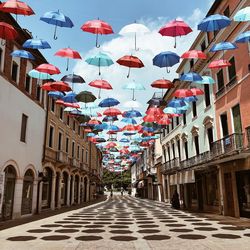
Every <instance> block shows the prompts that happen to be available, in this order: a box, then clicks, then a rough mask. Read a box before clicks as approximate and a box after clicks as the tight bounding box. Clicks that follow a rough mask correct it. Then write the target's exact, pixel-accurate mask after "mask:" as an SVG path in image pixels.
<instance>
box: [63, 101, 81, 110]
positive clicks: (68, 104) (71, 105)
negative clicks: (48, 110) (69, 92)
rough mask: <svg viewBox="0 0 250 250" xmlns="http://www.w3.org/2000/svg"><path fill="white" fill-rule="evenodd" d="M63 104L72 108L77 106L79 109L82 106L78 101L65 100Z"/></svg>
mask: <svg viewBox="0 0 250 250" xmlns="http://www.w3.org/2000/svg"><path fill="white" fill-rule="evenodd" d="M63 105H64V106H65V107H70V108H76V109H79V108H80V105H79V104H77V103H71V102H64V103H63Z"/></svg>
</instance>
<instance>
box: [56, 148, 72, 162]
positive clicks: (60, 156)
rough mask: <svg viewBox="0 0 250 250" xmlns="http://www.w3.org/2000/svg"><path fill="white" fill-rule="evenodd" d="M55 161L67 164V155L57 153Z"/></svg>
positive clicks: (61, 152) (60, 152)
mask: <svg viewBox="0 0 250 250" xmlns="http://www.w3.org/2000/svg"><path fill="white" fill-rule="evenodd" d="M56 160H57V161H59V162H61V163H63V164H69V155H68V154H67V153H66V152H63V151H57V152H56Z"/></svg>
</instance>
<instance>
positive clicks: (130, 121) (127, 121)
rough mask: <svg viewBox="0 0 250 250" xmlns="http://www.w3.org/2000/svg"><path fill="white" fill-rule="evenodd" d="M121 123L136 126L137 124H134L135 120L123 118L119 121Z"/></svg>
mask: <svg viewBox="0 0 250 250" xmlns="http://www.w3.org/2000/svg"><path fill="white" fill-rule="evenodd" d="M121 121H122V122H125V123H129V124H137V122H136V120H135V119H133V118H126V117H125V118H123V119H122V120H121Z"/></svg>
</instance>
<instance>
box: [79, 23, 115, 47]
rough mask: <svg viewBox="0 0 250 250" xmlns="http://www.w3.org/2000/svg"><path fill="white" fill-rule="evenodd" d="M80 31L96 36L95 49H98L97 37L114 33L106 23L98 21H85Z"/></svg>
mask: <svg viewBox="0 0 250 250" xmlns="http://www.w3.org/2000/svg"><path fill="white" fill-rule="evenodd" d="M81 30H82V31H85V32H89V33H92V34H96V47H97V48H99V47H100V45H98V35H109V34H113V33H114V31H113V29H112V27H111V26H110V25H109V24H108V23H106V22H104V21H102V20H99V19H98V20H91V21H87V22H86V23H84V24H83V25H82V27H81Z"/></svg>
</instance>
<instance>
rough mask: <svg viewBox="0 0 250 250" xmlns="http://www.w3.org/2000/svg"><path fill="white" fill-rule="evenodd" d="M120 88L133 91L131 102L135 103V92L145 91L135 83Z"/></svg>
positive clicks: (140, 85)
mask: <svg viewBox="0 0 250 250" xmlns="http://www.w3.org/2000/svg"><path fill="white" fill-rule="evenodd" d="M122 88H123V89H129V90H132V91H133V97H132V100H133V101H136V99H135V90H145V87H144V86H143V85H142V84H141V83H135V82H130V83H127V84H126V85H124V86H123V87H122Z"/></svg>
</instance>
